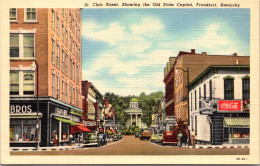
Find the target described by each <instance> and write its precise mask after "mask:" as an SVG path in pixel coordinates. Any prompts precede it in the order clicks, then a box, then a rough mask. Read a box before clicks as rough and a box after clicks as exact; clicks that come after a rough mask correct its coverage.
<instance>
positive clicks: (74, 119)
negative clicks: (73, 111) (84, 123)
mask: <svg viewBox="0 0 260 166" xmlns="http://www.w3.org/2000/svg"><path fill="white" fill-rule="evenodd" d="M69 117H70V120H72V121H74V122H80V117H79V116H74V115H69Z"/></svg>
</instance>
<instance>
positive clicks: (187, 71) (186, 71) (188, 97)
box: [176, 67, 190, 133]
mask: <svg viewBox="0 0 260 166" xmlns="http://www.w3.org/2000/svg"><path fill="white" fill-rule="evenodd" d="M176 69H179V70H182V71H183V72H185V73H187V93H188V95H187V105H188V128H189V126H190V111H189V108H190V104H189V103H190V102H189V99H190V96H189V67H187V70H184V69H182V68H176ZM189 133H190V132H189Z"/></svg>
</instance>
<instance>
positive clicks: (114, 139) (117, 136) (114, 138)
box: [113, 133, 119, 141]
mask: <svg viewBox="0 0 260 166" xmlns="http://www.w3.org/2000/svg"><path fill="white" fill-rule="evenodd" d="M118 140H119V135H118V134H117V133H114V134H113V141H118Z"/></svg>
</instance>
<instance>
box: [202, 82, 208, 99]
mask: <svg viewBox="0 0 260 166" xmlns="http://www.w3.org/2000/svg"><path fill="white" fill-rule="evenodd" d="M203 90H204V99H206V98H207V93H206V92H207V91H206V84H204V89H203Z"/></svg>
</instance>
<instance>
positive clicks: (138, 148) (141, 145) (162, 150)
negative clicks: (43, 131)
mask: <svg viewBox="0 0 260 166" xmlns="http://www.w3.org/2000/svg"><path fill="white" fill-rule="evenodd" d="M248 154H249V148H225V149H222V148H221V149H220V148H219V149H218V148H216V149H215V148H213V149H197V148H183V147H176V146H161V145H158V144H154V143H151V142H149V141H141V140H139V139H138V138H134V136H124V137H123V139H122V140H120V141H117V142H113V143H109V144H108V145H106V146H102V147H98V148H96V147H91V148H86V149H77V150H65V151H35V152H32V151H31V152H30V151H28V152H11V155H248Z"/></svg>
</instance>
